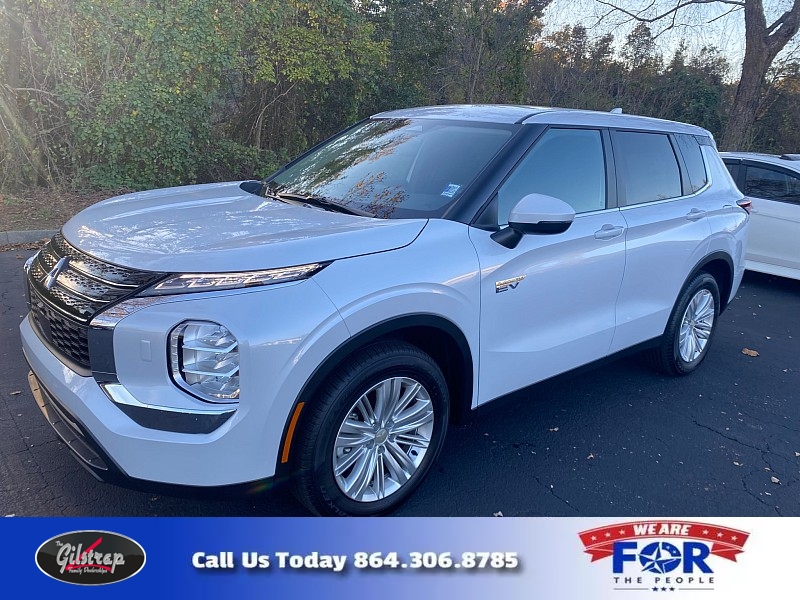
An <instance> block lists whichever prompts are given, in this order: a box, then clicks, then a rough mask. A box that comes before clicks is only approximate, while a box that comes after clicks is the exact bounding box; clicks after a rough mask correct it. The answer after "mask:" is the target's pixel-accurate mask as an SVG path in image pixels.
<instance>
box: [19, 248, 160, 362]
mask: <svg viewBox="0 0 800 600" xmlns="http://www.w3.org/2000/svg"><path fill="white" fill-rule="evenodd" d="M65 257H66V258H67V259H68V260H67V261H63V260H62V259H64V258H65ZM59 261H62V262H61V263H59ZM63 263H66V266H65V265H64V264H63ZM56 265H58V267H56ZM53 274H55V276H53ZM163 276H164V274H163V273H154V272H152V271H139V270H135V269H130V268H127V267H120V266H118V265H114V264H111V263H107V262H104V261H101V260H99V259H97V258H94V257H92V256H89V255H87V254H85V253H83V252H81V251H80V250H78V249H77V248H74V247H73V246H71V245H70V244H69V243H68V242H67V241H66V240H65V239H64V237H63V236H62V235H61V233H57V234H56V235H55V236H53V238H52V239H51V240H50V241H49V242H48V243H47V245H46V246H45V247H44V248H42V249H41V250H40V251H39V252H38V254H37V255H36V256H35V257H34V259H33V261H32V262H31V264H30V267H29V269H28V287H29V296H30V298H31V313H32V316H33V317H34V318H33V319H32V322H33V323H35V324H36V326H37V329H38V332H39V333H40V334H41V336H42V337H43V339H45V340H46V341H47V342H49V343H50V344H51V345H52V346H53V348H54V349H55V350H56V351H58V352H59V353H60V354H62V355H63V357H65V358H66V359H69V360H70V361H72V362H74V363H75V364H77V365H79V366H81V367H85V368H87V369H88V368H89V367H90V364H89V342H88V331H89V324H90V322H91V321H92V319H93V318H94V317H96V316H97V315H98V314H100V313H101V312H102V311H104V310H105V309H107V308H109V307H111V306H113V305H114V304H116V303H117V302H120V301H122V300H125V299H126V298H129V297H131V296H133V295H134V294H136V292H138V291H140V290H141V289H143V288H145V287H147V286H148V285H151V284H152V283H154V282H156V281H158V280H159V279H160V278H162V277H163Z"/></svg>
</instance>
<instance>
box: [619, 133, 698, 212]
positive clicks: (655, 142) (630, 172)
mask: <svg viewBox="0 0 800 600" xmlns="http://www.w3.org/2000/svg"><path fill="white" fill-rule="evenodd" d="M614 158H615V159H616V160H617V161H619V163H620V165H621V167H622V181H623V184H624V187H625V204H627V205H628V206H630V205H632V204H641V203H643V202H654V201H656V200H668V199H669V198H678V197H679V196H681V195H682V194H683V192H682V188H681V171H680V168H679V167H678V160H677V158H676V157H675V151H674V150H673V149H672V143H671V142H670V141H669V136H667V135H665V134H663V133H638V132H633V131H618V132H616V134H615V136H614Z"/></svg>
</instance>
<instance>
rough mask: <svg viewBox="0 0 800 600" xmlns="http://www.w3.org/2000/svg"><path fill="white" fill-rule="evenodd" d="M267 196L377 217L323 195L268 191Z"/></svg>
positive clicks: (349, 213)
mask: <svg viewBox="0 0 800 600" xmlns="http://www.w3.org/2000/svg"><path fill="white" fill-rule="evenodd" d="M267 196H269V197H272V198H277V199H278V200H283V201H289V202H292V203H294V204H299V205H301V206H302V205H303V204H308V205H309V206H316V207H317V208H322V209H325V210H329V211H332V212H340V213H344V214H347V215H356V216H359V217H373V218H374V217H375V215H374V213H371V212H368V211H366V210H360V209H358V208H352V207H350V206H344V205H342V204H338V203H336V202H333V201H331V200H328V199H327V198H324V197H322V196H313V195H305V194H292V193H290V192H270V191H267Z"/></svg>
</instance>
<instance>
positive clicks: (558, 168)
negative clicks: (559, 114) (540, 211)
mask: <svg viewBox="0 0 800 600" xmlns="http://www.w3.org/2000/svg"><path fill="white" fill-rule="evenodd" d="M528 194H546V195H548V196H554V197H556V198H558V199H560V200H563V201H564V202H566V203H567V204H569V205H570V206H572V208H574V209H575V212H576V213H582V212H588V211H591V210H600V209H603V208H605V207H606V167H605V158H604V156H603V140H602V137H601V135H600V132H599V131H597V130H581V129H551V130H549V131H548V132H547V133H545V134H544V135H543V136H542V138H541V139H540V140H539V141H538V142H537V143H536V145H535V146H534V147H533V149H532V150H531V151H530V152H529V153H528V154H527V155H526V156H525V158H524V159H523V160H522V162H521V163H520V164H519V166H518V167H517V168H516V169H515V170H514V172H513V173H512V174H511V176H510V177H509V178H508V179H507V180H506V182H505V183H504V184H503V186H502V187H501V188H500V191H499V192H498V198H497V200H498V223H499V224H500V225H505V224H506V223H508V215H509V213H510V212H511V209H512V208H514V205H515V204H516V203H517V202H519V201H520V200H521V199H522V198H523V197H524V196H527V195H528Z"/></svg>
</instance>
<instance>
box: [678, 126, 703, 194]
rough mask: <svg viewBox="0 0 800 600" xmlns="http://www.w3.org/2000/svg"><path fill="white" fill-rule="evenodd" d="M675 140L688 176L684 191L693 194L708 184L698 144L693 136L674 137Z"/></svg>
mask: <svg viewBox="0 0 800 600" xmlns="http://www.w3.org/2000/svg"><path fill="white" fill-rule="evenodd" d="M675 139H676V140H677V142H678V149H679V150H680V151H681V154H682V155H683V162H684V163H685V164H686V171H687V172H688V174H689V181H688V186H687V189H686V190H685V191H686V193H688V194H693V193H695V192H696V191H698V190H700V189H702V188H703V187H705V185H706V184H707V183H708V175H706V163H705V161H704V160H703V153H702V152H701V151H700V144H699V143H698V142H697V140H696V139H695V137H694V136H693V135H676V136H675Z"/></svg>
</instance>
